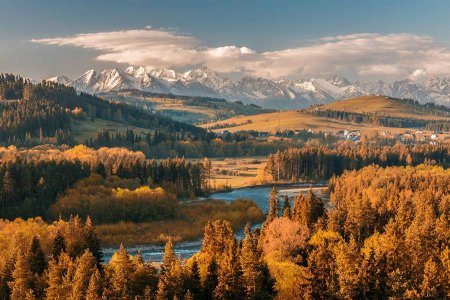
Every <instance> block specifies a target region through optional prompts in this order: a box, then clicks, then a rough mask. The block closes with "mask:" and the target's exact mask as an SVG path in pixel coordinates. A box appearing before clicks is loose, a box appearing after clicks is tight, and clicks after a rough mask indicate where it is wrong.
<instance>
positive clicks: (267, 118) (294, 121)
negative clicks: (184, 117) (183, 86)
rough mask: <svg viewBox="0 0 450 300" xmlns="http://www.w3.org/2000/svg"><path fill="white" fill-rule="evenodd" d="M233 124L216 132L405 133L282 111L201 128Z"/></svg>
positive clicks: (235, 119)
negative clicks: (341, 131) (354, 131)
mask: <svg viewBox="0 0 450 300" xmlns="http://www.w3.org/2000/svg"><path fill="white" fill-rule="evenodd" d="M233 123H234V124H236V126H228V127H227V126H226V127H224V128H220V129H215V130H214V131H216V132H220V131H224V130H228V131H230V132H236V131H244V130H256V131H263V132H271V133H275V132H277V131H283V130H302V129H311V130H312V131H314V132H319V131H321V132H336V131H339V130H351V131H352V130H360V131H361V133H363V134H372V133H374V132H379V131H386V132H391V133H402V132H404V131H405V130H404V129H403V128H392V127H382V126H373V125H368V124H354V123H349V122H344V121H339V120H334V119H329V118H324V117H320V116H315V115H312V114H310V113H307V112H302V111H282V112H274V113H267V114H259V115H254V116H238V117H233V118H230V119H227V120H223V121H219V122H213V123H208V124H204V125H201V127H203V128H208V127H211V126H216V125H223V124H233Z"/></svg>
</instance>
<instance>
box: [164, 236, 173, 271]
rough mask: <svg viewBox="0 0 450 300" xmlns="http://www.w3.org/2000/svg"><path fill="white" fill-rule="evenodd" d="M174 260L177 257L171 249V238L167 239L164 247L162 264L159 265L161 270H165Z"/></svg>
mask: <svg viewBox="0 0 450 300" xmlns="http://www.w3.org/2000/svg"><path fill="white" fill-rule="evenodd" d="M176 260H177V257H176V256H175V252H174V251H173V243H172V239H169V241H168V242H167V243H166V246H165V248H164V256H163V265H162V267H161V270H162V272H164V271H165V270H169V269H170V268H171V267H172V265H173V264H174V263H175V262H176Z"/></svg>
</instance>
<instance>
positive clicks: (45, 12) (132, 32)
mask: <svg viewBox="0 0 450 300" xmlns="http://www.w3.org/2000/svg"><path fill="white" fill-rule="evenodd" d="M449 13H450V1H445V0H442V1H436V0H427V1H423V0H421V1H419V0H404V1H393V0H390V1H387V0H381V1H380V0H379V1H375V0H373V1H369V0H354V1H348V0H334V1H333V0H314V1H313V0H309V1H299V0H297V1H283V0H273V1H265V0H240V1H234V0H232V1H213V0H192V1H187V0H184V1H170V0H166V1H149V0H146V1H144V0H129V1H124V0H122V1H116V0H109V1H106V0H95V1H92V0H89V1H88V0H77V1H74V0H65V1H60V0H52V1H51V0H39V1H32V0H1V10H0V57H1V58H0V72H14V73H21V74H23V75H26V76H31V77H34V78H38V79H40V78H44V77H47V76H51V75H58V74H66V75H68V76H70V77H72V78H73V77H75V76H77V75H80V74H81V73H83V72H84V71H86V70H87V69H91V68H94V69H97V70H101V69H103V68H106V67H113V66H117V65H118V66H122V67H124V66H127V65H135V64H146V65H152V66H155V67H163V66H166V67H173V68H175V69H180V70H182V69H186V68H189V67H192V66H193V65H201V64H206V65H208V66H210V67H212V68H213V69H216V70H217V71H219V72H222V73H225V74H227V73H228V74H243V75H252V76H263V77H273V78H278V77H307V76H321V75H326V74H329V73H336V72H339V73H343V74H344V75H346V76H349V77H351V78H352V79H375V78H378V77H380V79H384V78H387V79H390V78H397V77H405V76H414V74H416V75H423V74H432V73H436V74H439V75H442V74H445V72H446V71H445V69H444V67H445V68H447V67H448V66H447V63H449V64H450V54H449V53H450V51H449V50H448V49H449V47H448V43H449V42H450V26H449V25H450V24H449V23H450V21H449V18H448V16H449ZM148 25H150V26H151V28H152V29H150V30H146V31H145V29H144V28H145V26H148ZM140 31H143V32H140ZM144 31H145V32H144ZM119 32H122V33H125V34H119V35H117V36H116V35H115V34H114V33H119ZM88 33H89V34H91V35H90V36H89V38H90V39H91V40H90V42H87V43H83V42H80V41H79V39H78V40H77V41H76V42H74V40H73V39H74V37H76V36H77V35H79V34H88ZM98 33H112V34H110V35H108V36H107V37H105V36H101V35H98ZM96 34H97V35H96ZM356 34H358V35H356ZM361 34H365V35H361ZM369 34H370V35H369ZM339 36H341V38H338V37H339ZM158 37H159V38H160V39H158ZM324 37H329V38H328V39H323V38H324ZM55 38H57V39H55ZM114 38H115V39H116V40H115V41H113V42H112V44H111V45H109V44H107V43H106V40H105V39H107V41H108V42H110V40H111V39H114ZM99 39H103V40H102V42H100V44H101V45H98V44H96V43H97V42H98V40H99ZM141 39H143V40H146V41H149V42H151V43H150V44H151V46H150V47H149V44H145V45H142V49H138V48H139V45H140V44H139V43H138V44H139V45H138V44H137V43H136V42H137V41H138V40H141ZM31 40H34V42H31ZM121 40H125V41H126V42H125V46H124V47H119V46H121ZM173 41H176V42H175V47H174V48H173V49H171V48H170V46H171V45H173ZM127 42H129V49H126V43H127ZM153 42H154V43H160V45H161V47H156V46H155V45H154V43H153ZM165 43H168V44H165ZM417 44H418V46H417ZM136 45H138V46H136ZM361 45H362V46H361ZM177 47H179V48H181V49H184V50H185V51H184V52H182V53H178V51H177ZM224 47H227V48H224ZM233 47H234V48H233ZM166 48H169V49H168V50H167V51H165V49H166ZM342 48H346V49H350V48H351V49H353V50H352V51H355V53H356V55H354V57H352V53H348V51H347V52H345V53H341V52H339V51H340V49H342ZM370 48H380V52H379V53H378V52H377V51H375V50H373V49H372V50H370ZM136 49H137V50H136ZM148 49H151V50H148ZM247 49H248V50H247ZM408 49H409V50H410V52H411V53H407V54H406V56H403V53H405V51H408ZM429 49H431V50H432V51H430V50H429ZM125 50H134V52H133V51H131V52H130V51H125ZM286 50H289V51H287V52H286ZM291 50H292V51H291ZM171 51H173V52H171ZM144 52H145V53H144ZM291 52H293V53H291ZM335 52H336V54H335V56H333V55H332V54H331V53H335ZM130 56H132V57H130ZM160 56H167V57H165V58H164V59H159V57H160ZM374 56H376V59H375V58H374ZM430 56H431V57H432V58H429V57H430ZM170 57H174V61H171V59H170ZM367 60H368V61H369V62H366V61H367ZM292 65H296V67H295V68H294V67H292ZM447 69H449V68H447Z"/></svg>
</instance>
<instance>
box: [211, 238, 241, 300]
mask: <svg viewBox="0 0 450 300" xmlns="http://www.w3.org/2000/svg"><path fill="white" fill-rule="evenodd" d="M218 267H219V268H218V283H217V286H216V288H215V289H214V294H213V295H214V298H215V299H240V298H242V296H243V294H244V289H243V287H242V272H241V267H240V263H239V259H238V257H237V249H236V245H235V243H234V241H233V245H227V246H226V252H225V253H224V254H223V255H222V257H220V260H219V264H218Z"/></svg>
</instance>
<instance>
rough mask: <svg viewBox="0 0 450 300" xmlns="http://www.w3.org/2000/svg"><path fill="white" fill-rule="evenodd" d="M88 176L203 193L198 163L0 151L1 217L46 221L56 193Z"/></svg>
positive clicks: (134, 155)
mask: <svg viewBox="0 0 450 300" xmlns="http://www.w3.org/2000/svg"><path fill="white" fill-rule="evenodd" d="M93 173H96V174H99V175H101V176H103V177H104V178H107V177H110V176H117V177H118V178H129V179H135V178H136V179H137V180H138V182H139V184H140V185H151V186H156V187H157V186H163V187H165V188H167V189H168V190H169V191H172V192H174V193H177V194H183V193H193V194H194V195H200V194H202V193H203V192H204V191H205V190H206V188H207V187H206V180H207V178H206V174H207V172H206V170H205V168H204V166H203V164H202V163H201V162H189V161H187V160H185V159H166V160H161V161H155V160H151V161H147V160H146V159H145V156H144V154H143V153H140V152H132V151H130V150H127V149H125V148H100V149H98V150H94V149H90V148H88V147H86V146H76V147H74V148H67V147H66V148H52V147H37V148H32V149H24V150H18V149H16V148H15V147H9V148H0V197H1V200H2V201H1V207H2V209H1V216H2V217H4V218H5V217H8V218H14V217H19V216H21V217H31V216H36V215H41V216H47V210H48V209H49V207H50V205H51V204H53V203H54V202H55V199H56V196H57V195H58V194H62V193H64V192H65V191H66V190H67V189H68V188H69V187H71V186H73V185H74V184H75V183H76V182H77V181H79V180H80V179H82V178H86V177H88V176H89V175H91V174H93Z"/></svg>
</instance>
